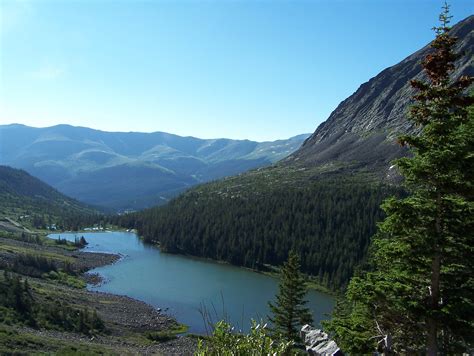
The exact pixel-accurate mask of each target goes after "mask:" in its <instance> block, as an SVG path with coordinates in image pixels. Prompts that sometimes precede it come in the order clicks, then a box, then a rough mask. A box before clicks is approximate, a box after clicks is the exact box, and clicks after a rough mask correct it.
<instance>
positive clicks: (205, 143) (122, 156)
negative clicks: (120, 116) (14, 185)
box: [0, 124, 309, 209]
mask: <svg viewBox="0 0 474 356" xmlns="http://www.w3.org/2000/svg"><path fill="white" fill-rule="evenodd" d="M308 136H309V134H308V135H299V136H296V137H293V138H290V139H288V140H279V141H274V142H261V143H259V142H254V141H248V140H230V139H213V140H203V139H198V138H194V137H181V136H177V135H171V134H167V133H164V132H154V133H139V132H129V133H124V132H104V131H98V130H93V129H89V128H84V127H73V126H68V125H58V126H53V127H48V128H32V127H27V126H23V125H17V124H13V125H3V126H0V139H1V140H0V142H1V144H0V164H6V165H10V166H14V167H17V168H22V169H25V170H26V171H28V172H29V173H31V174H33V175H34V176H36V177H39V178H40V179H42V180H44V181H45V182H47V183H49V184H51V185H53V186H54V187H55V188H57V189H59V190H60V191H61V192H63V193H65V194H67V195H70V196H72V197H75V198H77V199H80V200H81V201H85V202H87V203H90V204H95V205H104V206H108V207H113V208H116V209H138V208H143V207H147V206H152V205H155V204H159V203H163V202H166V201H167V200H168V199H169V198H170V197H172V196H174V195H176V194H177V193H178V192H181V191H183V190H185V189H187V188H189V187H190V186H192V185H195V184H197V183H202V182H206V181H209V180H213V179H218V178H222V177H225V176H228V175H232V174H237V173H241V172H243V171H246V170H249V169H252V168H256V167H261V166H264V165H269V164H271V163H273V162H276V161H277V160H279V159H282V158H284V157H286V156H287V155H288V154H290V153H292V152H294V151H295V150H296V149H298V148H299V146H300V145H301V144H302V142H303V141H304V139H306V138H307V137H308Z"/></svg>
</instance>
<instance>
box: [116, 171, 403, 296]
mask: <svg viewBox="0 0 474 356" xmlns="http://www.w3.org/2000/svg"><path fill="white" fill-rule="evenodd" d="M255 173H258V172H255ZM300 176H301V174H299V173H296V172H293V173H292V175H291V178H292V179H288V177H286V179H287V180H286V182H287V183H284V182H283V181H282V180H281V179H280V180H279V183H281V184H269V185H267V186H265V187H261V186H260V187H255V184H253V183H255V178H254V177H253V176H252V175H250V176H249V175H247V176H245V177H236V178H234V180H235V183H239V184H234V187H235V186H237V185H238V186H239V187H240V189H239V193H235V195H234V193H233V192H232V191H221V190H219V189H220V187H221V185H220V184H221V183H220V182H216V183H212V184H208V185H203V186H201V187H199V188H198V189H193V190H191V191H189V192H187V193H186V194H184V195H182V196H180V197H178V198H176V199H175V200H173V201H172V202H170V203H169V204H168V205H167V206H164V207H158V208H154V209H149V210H146V211H144V212H140V213H135V214H129V215H125V216H122V217H120V218H119V219H118V221H116V223H119V224H121V225H123V226H124V227H127V228H136V229H137V230H138V232H139V234H140V235H142V236H143V238H144V239H145V241H147V242H152V243H158V244H160V246H161V248H162V249H163V250H164V251H167V252H171V253H184V254H190V255H195V256H202V257H205V258H212V259H216V260H222V261H226V262H229V263H231V264H235V265H240V266H245V267H249V268H253V269H265V268H266V267H268V265H272V266H278V265H281V264H282V263H283V262H284V261H285V260H286V258H287V257H288V251H289V250H291V249H294V250H295V251H297V253H298V254H299V255H300V256H301V266H302V270H303V271H304V272H305V273H308V274H310V275H313V276H315V277H316V279H317V281H319V282H320V283H321V284H323V285H325V286H327V287H330V288H332V289H339V288H342V287H344V286H345V285H346V284H347V282H348V280H349V279H350V277H351V276H352V275H353V272H354V268H355V267H356V266H357V265H358V264H359V263H361V261H362V260H363V259H364V256H365V255H366V251H367V248H368V245H369V242H370V236H372V235H373V234H374V232H375V230H376V223H377V221H380V220H381V219H382V212H381V209H380V207H379V206H380V203H381V202H382V200H383V199H384V198H386V197H387V196H389V195H391V194H395V193H396V194H399V193H400V191H399V190H398V189H397V188H395V187H390V186H387V185H382V184H378V183H367V181H364V180H363V179H357V178H344V179H342V178H340V179H329V178H326V179H323V180H316V181H311V180H308V178H307V177H306V178H305V179H301V178H303V177H300ZM249 177H250V178H249ZM242 179H244V180H246V181H244V182H242ZM249 179H250V180H253V183H251V182H249ZM275 182H276V181H274V183H275ZM289 182H291V184H290V183H289ZM295 182H296V184H295ZM245 183H250V184H248V185H246V187H247V189H241V188H242V185H243V184H244V185H245ZM227 186H228V185H227ZM223 206H225V210H222V207H223Z"/></svg>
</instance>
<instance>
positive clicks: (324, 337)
mask: <svg viewBox="0 0 474 356" xmlns="http://www.w3.org/2000/svg"><path fill="white" fill-rule="evenodd" d="M300 335H301V339H303V341H304V344H305V347H306V351H307V352H308V354H309V355H315V356H319V355H325V356H327V355H334V356H342V355H343V353H342V351H341V350H340V349H339V347H338V346H337V344H336V342H335V341H334V340H331V339H329V336H328V334H326V333H325V332H323V331H322V330H320V329H314V328H313V327H311V326H310V325H308V324H306V325H304V326H303V327H302V328H301V332H300Z"/></svg>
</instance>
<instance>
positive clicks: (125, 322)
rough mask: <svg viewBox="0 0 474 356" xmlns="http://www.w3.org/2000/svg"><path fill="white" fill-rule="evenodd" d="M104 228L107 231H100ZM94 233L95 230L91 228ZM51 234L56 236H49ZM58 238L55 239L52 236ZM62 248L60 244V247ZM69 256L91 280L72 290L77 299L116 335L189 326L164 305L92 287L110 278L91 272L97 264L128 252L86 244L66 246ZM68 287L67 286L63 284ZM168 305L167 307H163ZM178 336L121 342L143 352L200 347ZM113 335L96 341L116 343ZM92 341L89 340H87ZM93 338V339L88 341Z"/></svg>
mask: <svg viewBox="0 0 474 356" xmlns="http://www.w3.org/2000/svg"><path fill="white" fill-rule="evenodd" d="M98 232H99V233H100V232H103V231H98ZM66 233H67V234H71V233H72V234H74V233H75V232H59V233H55V234H66ZM88 233H91V232H88ZM49 235H51V234H48V236H47V238H49V239H52V238H51V237H49ZM52 240H54V239H52ZM57 250H60V248H57ZM62 252H63V254H64V255H65V256H71V257H74V258H75V260H76V261H77V262H78V264H77V267H78V269H79V270H80V271H81V273H80V277H81V278H82V279H83V280H84V281H85V282H86V283H87V287H86V288H83V289H79V290H77V289H73V290H70V294H71V297H72V298H73V299H80V300H82V301H83V302H86V303H85V304H87V305H88V306H93V307H95V308H96V310H97V311H98V314H99V315H100V316H101V318H102V319H103V320H104V321H105V323H106V325H109V328H110V330H111V333H112V335H114V336H122V335H126V334H129V333H139V334H141V335H142V336H143V338H144V339H146V335H147V334H148V333H155V332H165V333H166V332H171V333H173V330H176V329H177V328H181V329H185V328H184V327H182V324H180V323H179V322H178V321H177V320H176V318H174V317H173V316H172V315H168V314H166V313H164V312H162V310H161V309H160V308H156V307H154V306H153V305H151V304H149V303H146V302H144V301H141V300H138V299H135V298H132V297H130V296H127V295H120V294H116V293H108V292H103V291H93V290H89V289H88V288H89V286H94V287H96V286H99V285H102V284H104V283H107V280H106V279H105V278H104V277H103V276H102V275H101V274H100V273H96V272H91V271H92V270H94V269H95V268H99V267H105V266H110V265H113V264H116V263H119V262H120V261H121V260H123V258H124V256H123V255H121V254H117V253H104V252H94V251H84V249H83V248H81V249H79V250H72V251H67V250H62ZM63 288H67V287H63ZM163 309H164V308H163ZM28 332H29V333H34V334H41V335H50V336H52V337H54V338H57V339H59V340H68V341H71V340H76V341H78V342H79V341H81V342H84V340H85V339H84V337H83V336H82V335H79V334H74V333H66V332H57V331H52V330H36V331H35V330H34V329H29V330H28ZM176 335H177V338H176V339H174V340H170V341H168V342H162V343H154V342H150V344H149V345H147V347H146V348H145V347H142V346H141V345H138V346H137V345H133V343H130V345H127V344H124V345H121V346H123V347H125V349H126V350H127V351H131V352H138V353H142V352H145V351H147V352H148V351H154V352H166V354H168V353H169V354H176V355H181V354H182V355H192V354H193V353H194V350H195V348H196V340H195V339H192V338H189V337H186V336H185V335H184V334H183V336H182V337H181V336H178V333H176ZM109 336H110V335H97V336H95V337H94V341H93V342H91V343H92V344H100V345H102V346H112V347H113V346H115V342H114V341H113V338H112V340H111V341H110V342H109V341H108V339H109ZM86 341H88V340H86ZM88 342H89V341H88Z"/></svg>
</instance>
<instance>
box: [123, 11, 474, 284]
mask: <svg viewBox="0 0 474 356" xmlns="http://www.w3.org/2000/svg"><path fill="white" fill-rule="evenodd" d="M473 26H474V17H473V16H471V17H469V18H467V19H465V20H464V21H461V22H460V23H459V24H458V25H456V26H454V27H453V32H452V33H453V34H454V35H456V36H458V37H459V42H458V47H457V50H458V51H462V52H464V54H463V55H462V56H461V58H460V59H459V60H458V62H457V70H456V71H455V75H460V74H463V73H471V72H472V70H473V69H472V53H473V47H474V42H473ZM426 51H427V49H426V48H424V49H422V50H420V51H418V52H416V53H415V54H413V55H411V56H410V57H408V58H407V59H405V60H404V61H402V62H401V63H400V64H398V65H395V66H393V67H391V68H389V69H386V70H384V71H383V72H382V73H381V74H379V75H378V76H376V77H375V78H373V79H371V80H370V81H369V82H368V83H365V84H363V85H362V86H361V88H360V89H359V90H358V91H357V92H356V93H355V94H354V95H352V96H351V97H349V98H348V99H346V100H345V101H343V102H342V103H341V104H340V106H339V107H338V108H337V109H336V110H335V111H334V112H333V113H332V114H331V116H330V118H329V119H328V121H326V122H325V123H323V124H321V125H320V126H319V127H318V129H317V130H316V132H315V134H313V136H311V138H309V139H308V140H307V141H306V142H305V143H304V145H303V147H302V148H301V149H300V150H298V151H297V152H295V154H293V155H291V156H289V157H288V158H287V159H285V160H283V161H281V162H280V163H278V164H276V165H274V166H272V167H267V168H259V169H256V170H253V171H250V172H247V173H244V174H241V175H239V176H235V177H229V178H226V179H223V180H221V181H217V182H213V183H209V184H204V185H202V186H199V187H197V188H194V189H191V190H189V191H187V192H186V193H185V194H183V195H181V196H180V197H178V198H176V199H174V200H173V201H171V202H170V203H169V204H168V205H167V206H164V207H159V208H154V209H150V210H146V211H144V212H141V213H136V214H133V215H127V216H124V217H121V218H120V219H119V223H122V224H123V225H124V226H127V227H135V228H137V229H138V231H139V233H140V234H141V235H143V236H144V238H145V239H146V240H148V241H151V242H156V243H159V244H160V245H161V246H162V248H164V249H165V250H167V251H170V252H179V253H186V254H191V255H198V256H205V257H208V258H214V259H220V260H225V261H228V262H230V263H234V264H237V265H244V266H248V267H253V268H261V267H263V266H264V265H265V264H275V265H279V264H281V263H282V262H283V261H284V260H285V258H286V255H287V253H288V250H289V249H291V248H294V249H296V251H297V252H298V253H299V255H300V256H301V259H302V261H301V263H302V268H303V269H304V271H305V272H307V273H309V274H312V275H315V276H317V278H319V281H320V282H321V283H322V284H325V285H327V286H329V287H331V288H334V289H337V288H340V287H343V286H344V285H346V283H347V282H348V280H349V278H350V277H351V276H352V274H353V272H354V268H355V267H356V266H357V265H358V264H360V263H361V262H362V261H363V260H364V258H365V256H366V253H367V247H368V244H369V241H370V237H371V236H372V235H373V234H374V232H375V230H376V222H377V221H380V220H381V218H382V216H383V215H382V212H381V210H380V208H379V207H380V203H381V201H382V200H383V199H384V198H385V197H387V196H389V195H391V194H403V192H402V191H401V190H400V188H398V187H397V186H394V185H392V184H391V183H392V181H391V180H390V179H388V180H387V179H385V178H387V177H390V174H388V173H391V172H388V169H389V167H390V165H391V164H390V161H391V160H393V159H394V158H397V157H400V156H401V155H403V154H404V151H403V150H402V149H401V148H400V147H398V146H396V145H395V137H396V136H397V135H398V134H400V133H402V132H404V131H410V130H412V131H413V130H415V128H413V127H412V126H410V124H409V123H408V122H409V121H408V120H407V118H406V113H407V110H408V107H409V105H410V100H409V95H408V93H406V92H405V89H406V90H408V89H407V88H408V86H409V82H410V80H411V79H414V78H418V77H419V75H420V72H421V66H420V65H419V63H420V62H421V60H422V59H423V56H424V55H426ZM399 70H400V71H401V72H400V78H399V77H398V76H397V71H399ZM404 88H405V89H404ZM403 98H405V99H406V100H403ZM364 112H365V113H367V115H364V114H363V113H364ZM369 113H370V115H368V114H369ZM381 178H383V179H381Z"/></svg>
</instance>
